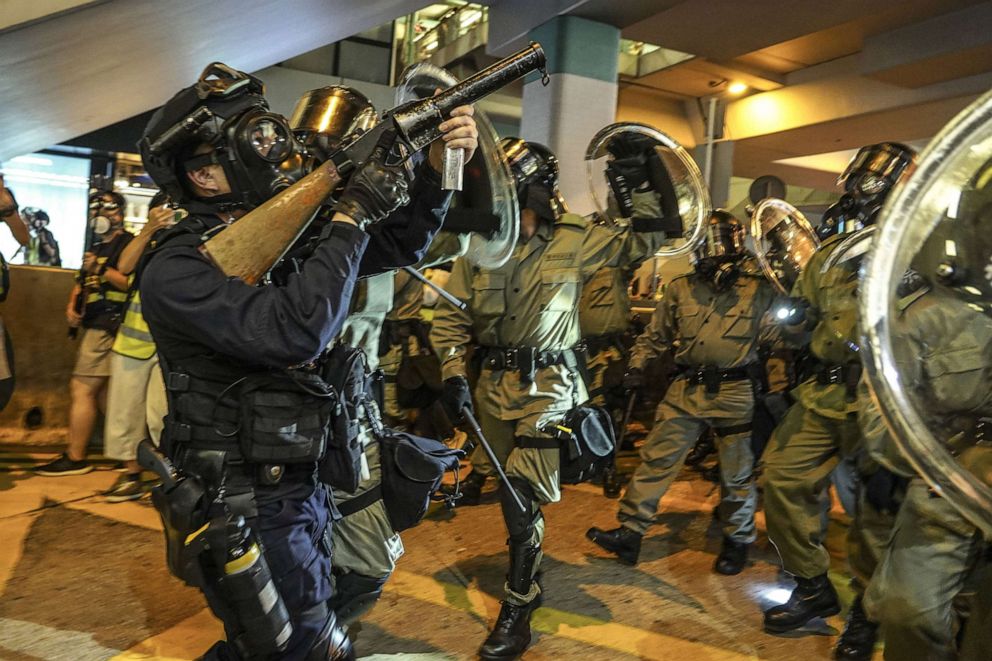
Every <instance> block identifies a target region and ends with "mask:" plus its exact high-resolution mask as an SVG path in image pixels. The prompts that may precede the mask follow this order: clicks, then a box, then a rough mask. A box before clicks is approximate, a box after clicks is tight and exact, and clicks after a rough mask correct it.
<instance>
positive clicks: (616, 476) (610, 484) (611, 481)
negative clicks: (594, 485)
mask: <svg viewBox="0 0 992 661" xmlns="http://www.w3.org/2000/svg"><path fill="white" fill-rule="evenodd" d="M621 491H623V480H622V479H621V478H620V473H618V472H617V469H616V467H611V468H610V469H609V470H607V471H606V473H604V474H603V495H604V496H606V497H607V498H619V497H620V492H621Z"/></svg>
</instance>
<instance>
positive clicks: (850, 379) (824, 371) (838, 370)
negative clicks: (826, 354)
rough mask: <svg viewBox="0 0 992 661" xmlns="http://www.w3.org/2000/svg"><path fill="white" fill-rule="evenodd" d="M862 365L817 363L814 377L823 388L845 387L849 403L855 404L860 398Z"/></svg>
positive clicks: (814, 367) (813, 369)
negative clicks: (859, 385) (832, 386)
mask: <svg viewBox="0 0 992 661" xmlns="http://www.w3.org/2000/svg"><path fill="white" fill-rule="evenodd" d="M862 369H863V366H862V365H861V363H845V364H843V365H830V364H827V363H821V362H817V363H815V364H814V365H813V368H812V371H813V377H814V378H815V379H816V382H817V383H818V384H820V385H821V386H831V385H843V386H844V388H845V390H846V393H847V401H849V402H853V401H855V400H856V399H857V396H858V383H859V382H860V381H861V372H862Z"/></svg>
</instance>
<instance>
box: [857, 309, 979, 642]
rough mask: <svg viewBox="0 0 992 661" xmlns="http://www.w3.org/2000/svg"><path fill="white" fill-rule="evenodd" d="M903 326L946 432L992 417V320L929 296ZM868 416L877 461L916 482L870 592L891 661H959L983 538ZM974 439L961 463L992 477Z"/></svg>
mask: <svg viewBox="0 0 992 661" xmlns="http://www.w3.org/2000/svg"><path fill="white" fill-rule="evenodd" d="M899 323H900V324H907V329H908V332H907V335H908V337H909V342H908V343H907V344H908V351H907V352H906V357H905V359H902V360H900V362H901V363H902V364H903V365H904V367H903V370H902V372H903V374H904V375H910V376H909V378H908V379H907V385H908V386H909V387H912V386H913V385H916V386H917V387H919V388H920V391H921V392H922V393H923V398H924V399H925V400H926V402H927V407H928V410H927V413H929V414H934V415H937V416H940V417H941V418H946V424H944V425H942V427H943V428H944V429H947V430H958V429H962V428H968V427H971V426H972V425H973V424H974V423H975V422H976V421H977V419H978V417H979V416H986V417H988V416H990V415H992V390H990V387H989V384H990V383H992V327H990V324H989V320H988V317H986V316H985V315H984V314H982V313H981V312H976V311H973V310H971V309H969V308H967V307H966V305H965V304H964V303H961V302H958V301H954V300H948V299H942V298H940V297H939V296H935V295H926V293H925V292H924V293H923V294H921V295H919V296H917V297H915V298H913V299H912V300H909V301H907V302H905V303H904V311H903V315H902V317H901V318H900V320H899ZM914 382H915V383H914ZM962 413H963V415H962ZM863 415H864V417H865V418H866V423H867V424H866V427H865V430H866V436H867V442H868V445H869V448H870V449H871V450H872V452H873V456H875V457H877V458H878V460H879V461H880V462H882V463H884V464H886V465H887V466H889V467H890V469H892V470H895V471H897V472H900V473H902V474H904V475H907V476H912V480H911V481H910V484H909V488H908V490H907V493H906V498H905V500H904V502H903V505H902V508H901V509H900V510H899V514H898V516H897V517H896V522H895V527H894V530H893V533H892V536H891V538H890V539H889V540H888V545H887V547H886V549H885V553H884V555H883V557H882V559H881V561H880V564H879V566H878V569H877V570H876V572H875V575H874V577H873V579H872V582H871V585H870V586H869V588H868V590H867V592H866V594H865V609H866V611H867V612H868V614H869V616H871V617H872V619H874V620H876V621H878V622H880V623H881V624H882V627H883V631H884V632H885V641H886V643H885V658H886V659H887V660H889V661H904V660H905V661H908V660H910V659H913V660H915V659H927V660H928V661H936V660H938V659H955V658H957V654H956V651H955V637H956V633H957V628H958V627H957V622H956V621H955V620H956V618H955V615H954V611H953V608H952V601H953V599H954V597H955V595H956V594H957V593H958V592H959V591H960V590H961V588H962V587H963V585H964V582H965V578H966V576H967V575H968V573H969V572H970V571H971V569H972V568H973V567H974V566H975V563H976V561H977V559H978V556H979V553H980V551H981V549H982V546H983V543H982V539H981V536H980V534H979V532H978V530H977V529H976V528H975V526H973V525H972V524H971V523H969V522H968V521H967V519H965V518H964V517H963V516H962V515H961V514H959V513H958V512H957V510H956V509H955V508H954V507H952V506H951V505H950V504H949V503H948V502H947V501H946V500H944V499H943V498H941V497H939V496H936V494H934V493H933V492H931V490H930V489H929V488H928V486H927V484H926V483H925V482H924V481H923V480H922V479H921V478H920V477H918V476H916V475H915V474H914V473H913V472H912V469H911V468H910V467H909V466H908V464H907V463H906V462H905V461H904V460H902V459H901V457H900V456H899V454H898V450H897V448H896V447H895V444H894V443H893V442H892V440H891V439H890V438H889V437H888V435H887V433H886V431H885V428H884V425H882V424H881V422H880V416H879V415H878V413H877V410H872V409H867V410H866V411H865V412H864V413H863ZM973 442H974V435H973V431H972V430H971V429H964V430H963V431H960V432H958V433H957V434H955V435H954V436H953V437H952V438H951V440H950V441H949V443H950V445H951V446H952V451H953V452H954V453H955V454H957V455H958V460H959V462H960V463H962V464H963V465H965V466H969V467H971V470H972V472H973V473H974V474H976V475H979V476H986V475H988V472H987V471H988V469H987V467H988V466H989V465H990V462H992V448H990V447H989V446H988V445H987V444H985V443H982V444H980V445H977V446H976V445H974V444H973ZM983 466H984V467H985V468H983ZM985 479H986V480H987V478H985ZM979 626H980V625H979ZM987 653H988V651H987V650H986V654H987ZM983 658H988V657H987V656H986V657H983Z"/></svg>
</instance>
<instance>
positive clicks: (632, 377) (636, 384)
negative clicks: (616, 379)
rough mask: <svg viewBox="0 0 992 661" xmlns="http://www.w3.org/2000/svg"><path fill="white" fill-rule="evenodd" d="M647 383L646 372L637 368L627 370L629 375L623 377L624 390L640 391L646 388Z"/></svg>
mask: <svg viewBox="0 0 992 661" xmlns="http://www.w3.org/2000/svg"><path fill="white" fill-rule="evenodd" d="M645 382H646V379H645V378H644V370H642V369H638V368H636V367H632V368H630V369H629V370H627V373H626V374H624V375H623V388H624V390H628V391H633V390H640V389H641V388H643V387H644V383H645Z"/></svg>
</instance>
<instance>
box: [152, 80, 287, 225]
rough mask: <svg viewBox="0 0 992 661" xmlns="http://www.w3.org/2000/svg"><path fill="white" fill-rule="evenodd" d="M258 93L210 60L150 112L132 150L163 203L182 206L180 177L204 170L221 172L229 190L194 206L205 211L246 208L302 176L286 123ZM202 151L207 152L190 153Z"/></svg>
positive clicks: (187, 195) (186, 193) (257, 87)
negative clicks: (161, 194) (196, 75)
mask: <svg viewBox="0 0 992 661" xmlns="http://www.w3.org/2000/svg"><path fill="white" fill-rule="evenodd" d="M264 92H265V87H264V85H263V84H262V82H261V81H260V80H258V79H257V78H255V77H254V76H251V75H249V74H246V73H244V72H241V71H237V70H234V69H231V68H230V67H228V66H226V65H224V64H221V63H219V62H214V63H213V64H210V65H209V66H208V67H207V68H206V69H204V70H203V73H202V74H200V78H199V80H198V81H197V83H196V84H194V85H192V86H191V87H188V88H186V89H184V90H182V91H180V92H179V93H178V94H176V95H175V96H174V97H173V98H172V99H170V100H169V101H168V102H166V104H165V105H164V106H162V108H160V109H159V110H158V111H156V113H155V115H153V117H152V119H151V121H150V122H149V124H148V127H147V128H146V129H145V133H144V135H143V137H142V139H141V141H140V142H139V143H138V149H139V151H140V152H141V158H142V161H143V163H144V164H145V169H146V170H147V171H148V174H149V175H150V176H151V177H152V179H154V180H155V183H157V184H158V185H159V186H160V187H161V188H162V190H163V191H165V193H166V194H168V195H169V197H170V199H172V200H173V201H174V202H176V203H177V204H182V203H184V202H188V201H190V200H191V198H193V197H194V196H193V194H192V193H191V191H190V188H189V186H188V183H187V179H188V177H187V173H189V172H192V171H194V170H197V169H199V168H202V167H204V166H207V165H218V166H220V167H221V168H223V170H224V174H225V175H226V177H227V181H228V183H229V184H230V186H231V192H230V193H228V194H224V195H218V196H213V197H208V198H198V199H196V200H195V203H196V205H197V206H200V207H202V209H201V210H209V211H213V212H216V211H231V210H234V209H252V208H254V207H257V206H258V205H260V204H262V203H263V202H265V201H266V200H268V199H269V198H271V197H272V196H273V195H275V194H276V193H278V192H279V191H281V190H283V189H284V188H286V187H288V186H290V185H292V184H293V183H294V182H296V181H298V180H299V179H300V178H302V177H303V175H304V171H303V156H302V151H303V150H302V148H301V147H300V145H299V143H298V142H297V140H296V138H295V137H294V136H293V133H292V131H291V130H290V128H289V124H288V123H287V121H286V119H285V118H284V117H282V116H281V115H278V114H276V113H273V112H270V111H269V106H268V102H267V101H266V100H265V97H264ZM202 145H209V146H211V147H212V148H213V149H212V150H211V151H210V152H209V153H203V154H194V152H195V151H196V150H197V149H198V148H200V147H201V146H202ZM185 206H187V207H189V205H188V204H187V205H185Z"/></svg>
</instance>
